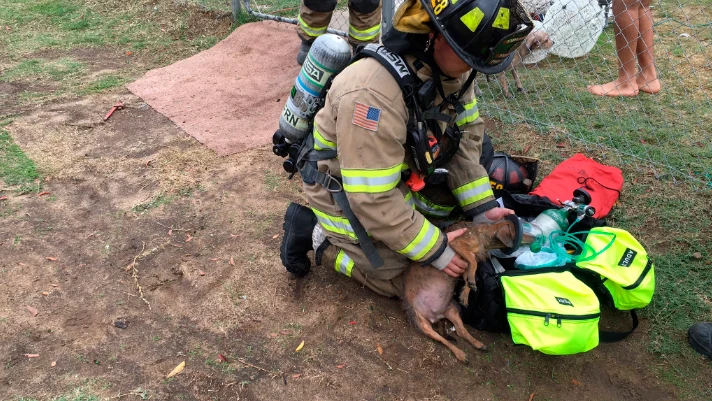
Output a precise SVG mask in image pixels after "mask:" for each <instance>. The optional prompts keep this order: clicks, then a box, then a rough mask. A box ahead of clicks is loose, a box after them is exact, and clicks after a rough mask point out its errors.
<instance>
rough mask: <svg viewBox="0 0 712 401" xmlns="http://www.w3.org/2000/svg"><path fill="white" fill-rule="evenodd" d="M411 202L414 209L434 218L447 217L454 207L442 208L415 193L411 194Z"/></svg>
mask: <svg viewBox="0 0 712 401" xmlns="http://www.w3.org/2000/svg"><path fill="white" fill-rule="evenodd" d="M413 202H414V203H415V207H416V209H417V210H418V211H419V212H421V213H423V214H425V215H428V216H434V217H447V216H449V215H450V212H452V210H453V209H455V206H443V205H438V204H437V203H435V202H432V201H431V200H430V199H427V198H425V197H424V196H423V195H421V194H419V193H418V192H416V193H415V194H413Z"/></svg>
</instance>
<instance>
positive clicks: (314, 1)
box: [304, 0, 337, 13]
mask: <svg viewBox="0 0 712 401" xmlns="http://www.w3.org/2000/svg"><path fill="white" fill-rule="evenodd" d="M336 2H337V0H304V5H305V6H307V7H308V8H309V9H310V10H312V11H316V12H319V13H327V12H330V11H334V10H335V9H336Z"/></svg>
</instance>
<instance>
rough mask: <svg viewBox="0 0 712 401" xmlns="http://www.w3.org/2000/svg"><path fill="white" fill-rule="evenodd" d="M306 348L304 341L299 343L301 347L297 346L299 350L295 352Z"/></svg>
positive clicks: (296, 350)
mask: <svg viewBox="0 0 712 401" xmlns="http://www.w3.org/2000/svg"><path fill="white" fill-rule="evenodd" d="M302 348H304V340H302V342H300V343H299V346H297V349H295V350H294V352H299V350H300V349H302Z"/></svg>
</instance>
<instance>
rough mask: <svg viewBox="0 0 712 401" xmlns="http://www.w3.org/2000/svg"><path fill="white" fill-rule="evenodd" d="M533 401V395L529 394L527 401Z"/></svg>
mask: <svg viewBox="0 0 712 401" xmlns="http://www.w3.org/2000/svg"><path fill="white" fill-rule="evenodd" d="M533 399H534V393H531V394H529V401H532V400H533Z"/></svg>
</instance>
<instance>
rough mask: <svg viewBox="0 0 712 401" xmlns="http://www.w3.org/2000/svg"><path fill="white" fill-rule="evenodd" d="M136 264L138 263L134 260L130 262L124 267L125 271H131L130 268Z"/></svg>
mask: <svg viewBox="0 0 712 401" xmlns="http://www.w3.org/2000/svg"><path fill="white" fill-rule="evenodd" d="M135 264H136V263H134V262H131V263H129V265H128V266H126V267H125V268H124V271H129V270H131V269H133V267H134V265H135Z"/></svg>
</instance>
